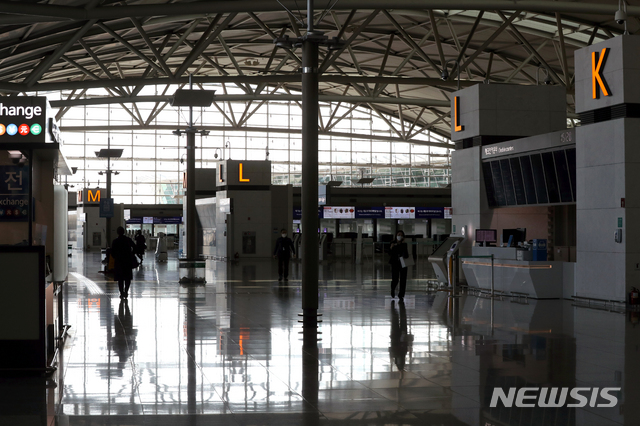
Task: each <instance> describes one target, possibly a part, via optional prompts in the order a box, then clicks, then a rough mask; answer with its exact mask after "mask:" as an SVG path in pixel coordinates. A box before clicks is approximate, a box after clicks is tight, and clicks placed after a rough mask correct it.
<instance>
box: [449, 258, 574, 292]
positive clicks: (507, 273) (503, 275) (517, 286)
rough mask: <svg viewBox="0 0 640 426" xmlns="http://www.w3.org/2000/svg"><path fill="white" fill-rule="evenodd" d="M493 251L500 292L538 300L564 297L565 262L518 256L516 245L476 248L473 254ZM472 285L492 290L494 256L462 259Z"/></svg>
mask: <svg viewBox="0 0 640 426" xmlns="http://www.w3.org/2000/svg"><path fill="white" fill-rule="evenodd" d="M491 254H493V256H494V260H493V283H494V287H493V288H494V289H495V290H496V291H501V292H504V293H507V294H509V293H522V294H527V295H528V296H529V297H532V298H535V299H560V298H562V297H563V270H564V263H565V262H535V261H526V260H515V259H516V248H514V247H505V248H503V247H473V248H472V255H473V256H488V255H491ZM462 270H463V272H464V275H465V277H466V278H467V284H468V285H469V287H474V288H481V289H486V290H491V259H489V258H479V259H473V258H467V259H462Z"/></svg>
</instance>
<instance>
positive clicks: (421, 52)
mask: <svg viewBox="0 0 640 426" xmlns="http://www.w3.org/2000/svg"><path fill="white" fill-rule="evenodd" d="M383 13H384V15H385V16H386V17H387V19H388V20H389V22H391V24H392V25H393V26H394V27H395V28H396V30H397V31H398V32H399V33H400V35H401V36H402V40H404V41H405V43H407V44H408V45H409V47H411V48H412V49H413V50H415V52H416V53H417V54H418V55H419V56H420V57H421V58H422V59H424V60H425V61H427V63H428V64H429V65H431V67H432V68H433V69H434V70H435V71H436V72H437V73H438V75H439V74H440V73H441V72H442V69H440V67H438V65H436V63H435V62H433V61H432V60H431V58H430V57H429V56H428V55H427V54H426V53H425V52H424V50H422V48H421V47H420V46H418V44H417V43H416V42H415V40H414V39H413V37H411V36H410V35H409V34H408V33H407V31H406V30H405V29H404V28H403V27H402V25H400V24H399V23H398V21H396V20H395V19H394V18H393V16H391V14H390V13H389V12H387V11H386V10H384V11H383Z"/></svg>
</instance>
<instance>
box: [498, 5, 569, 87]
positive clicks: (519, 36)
mask: <svg viewBox="0 0 640 426" xmlns="http://www.w3.org/2000/svg"><path fill="white" fill-rule="evenodd" d="M497 12H498V15H500V17H501V18H502V20H503V21H505V23H507V22H508V23H509V28H510V29H511V31H512V32H513V34H514V36H515V37H516V38H517V39H518V40H519V41H520V42H521V43H522V44H523V45H524V46H525V47H526V48H527V49H528V50H529V52H531V53H533V54H534V55H535V56H536V58H537V59H538V61H540V62H541V63H542V64H543V65H544V66H545V67H546V68H547V70H548V71H549V74H550V75H551V77H553V78H554V79H555V80H556V82H558V83H560V84H564V82H563V81H562V79H561V78H560V77H559V76H558V74H556V72H555V71H554V70H553V68H551V67H550V66H549V64H548V63H547V61H546V60H545V59H544V58H543V57H542V55H541V54H540V53H539V52H538V51H537V50H536V49H535V48H534V47H533V46H531V43H529V41H528V40H527V39H526V38H525V37H524V36H523V35H522V34H521V33H520V31H518V29H517V28H516V26H515V25H513V22H512V21H509V20H508V19H507V18H506V16H504V13H502V12H500V11H499V10H498V11H497ZM509 19H511V18H509ZM565 86H566V85H565Z"/></svg>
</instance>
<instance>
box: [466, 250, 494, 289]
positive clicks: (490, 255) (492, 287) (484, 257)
mask: <svg viewBox="0 0 640 426" xmlns="http://www.w3.org/2000/svg"><path fill="white" fill-rule="evenodd" d="M480 258H483V259H488V258H491V297H494V296H495V290H494V285H493V255H492V254H489V255H482V256H460V259H480Z"/></svg>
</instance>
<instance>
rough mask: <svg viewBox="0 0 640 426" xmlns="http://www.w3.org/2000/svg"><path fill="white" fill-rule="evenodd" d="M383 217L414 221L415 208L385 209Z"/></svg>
mask: <svg viewBox="0 0 640 426" xmlns="http://www.w3.org/2000/svg"><path fill="white" fill-rule="evenodd" d="M384 217H385V219H415V218H416V208H415V207H385V208H384Z"/></svg>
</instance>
